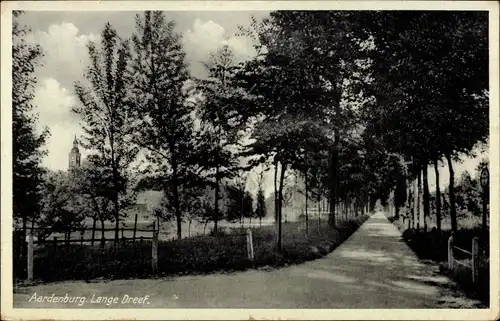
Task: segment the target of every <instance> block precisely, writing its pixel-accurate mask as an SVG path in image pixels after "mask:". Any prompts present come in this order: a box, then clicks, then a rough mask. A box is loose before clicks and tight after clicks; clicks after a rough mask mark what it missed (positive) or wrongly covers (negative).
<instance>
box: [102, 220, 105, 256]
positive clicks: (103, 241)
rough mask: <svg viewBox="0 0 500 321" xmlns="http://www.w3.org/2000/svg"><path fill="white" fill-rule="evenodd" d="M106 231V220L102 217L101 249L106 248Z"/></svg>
mask: <svg viewBox="0 0 500 321" xmlns="http://www.w3.org/2000/svg"><path fill="white" fill-rule="evenodd" d="M105 233H106V230H105V227H104V220H103V219H101V249H103V248H104V245H105V244H106V236H105V235H104V234H105Z"/></svg>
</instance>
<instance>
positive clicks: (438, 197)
mask: <svg viewBox="0 0 500 321" xmlns="http://www.w3.org/2000/svg"><path fill="white" fill-rule="evenodd" d="M434 172H435V173H436V225H437V230H438V232H441V189H440V187H439V166H438V159H437V158H436V159H434Z"/></svg>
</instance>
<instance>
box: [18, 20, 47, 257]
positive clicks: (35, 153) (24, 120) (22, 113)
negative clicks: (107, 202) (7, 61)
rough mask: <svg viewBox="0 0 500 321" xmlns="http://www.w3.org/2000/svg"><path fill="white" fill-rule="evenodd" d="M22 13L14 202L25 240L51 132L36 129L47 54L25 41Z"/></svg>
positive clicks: (37, 201)
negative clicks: (40, 71) (38, 73)
mask: <svg viewBox="0 0 500 321" xmlns="http://www.w3.org/2000/svg"><path fill="white" fill-rule="evenodd" d="M21 14H22V12H20V11H13V12H12V15H13V24H12V138H13V139H12V156H13V157H12V183H13V186H12V188H13V195H12V196H13V198H12V202H13V214H14V217H13V219H14V221H20V222H21V224H22V235H23V236H22V237H23V241H24V240H25V239H26V231H27V224H28V221H29V220H30V219H31V220H32V224H34V220H35V219H36V218H37V217H38V216H39V214H40V208H41V206H42V204H41V203H42V197H43V194H42V193H41V187H42V184H43V176H44V174H45V170H44V168H43V167H42V165H41V163H42V157H43V156H44V155H45V154H46V151H44V150H43V145H44V144H45V141H46V139H47V138H48V135H49V131H48V129H47V128H45V129H44V130H43V131H42V133H41V134H38V133H37V131H36V127H35V126H36V122H37V121H38V114H37V113H36V107H35V106H33V104H32V101H33V97H34V85H35V84H36V81H37V79H36V78H35V76H34V72H35V69H36V68H37V67H38V66H40V58H41V57H42V55H43V54H42V50H41V48H40V47H39V46H38V45H33V44H30V43H28V42H27V41H26V40H25V36H26V35H27V34H28V33H29V32H30V30H29V29H28V28H27V27H24V26H21V25H20V24H19V20H18V19H19V16H20V15H21ZM22 248H23V250H22V251H21V259H22V260H24V258H25V257H26V252H25V250H24V247H22Z"/></svg>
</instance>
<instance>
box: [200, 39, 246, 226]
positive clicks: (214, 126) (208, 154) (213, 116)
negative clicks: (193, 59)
mask: <svg viewBox="0 0 500 321" xmlns="http://www.w3.org/2000/svg"><path fill="white" fill-rule="evenodd" d="M204 66H205V69H206V71H207V72H208V78H207V79H200V80H198V83H199V84H198V90H199V91H200V92H201V94H202V96H203V99H202V101H201V104H200V108H199V110H198V114H199V118H200V120H201V133H200V140H199V141H200V142H201V143H200V144H199V146H198V152H199V153H200V155H203V156H200V157H198V159H199V160H200V162H199V165H200V167H201V169H202V171H204V172H205V177H206V179H208V180H210V181H211V183H212V186H213V188H214V191H215V195H214V210H215V211H214V218H213V221H214V233H215V234H216V235H217V232H218V221H219V219H220V214H219V200H220V185H221V182H222V181H223V180H224V179H231V178H232V177H234V175H235V169H236V167H237V166H238V162H237V158H236V151H237V148H238V145H239V144H238V141H239V139H240V138H241V130H243V129H244V125H245V122H244V121H243V120H242V115H243V114H240V113H238V110H240V109H241V107H240V99H239V96H240V93H239V91H238V87H237V86H235V85H234V75H235V71H236V70H237V68H238V65H237V63H236V61H235V57H234V53H233V52H232V50H231V49H230V48H229V46H227V45H223V46H222V47H220V48H218V49H217V51H216V52H214V53H211V54H210V57H209V59H208V61H206V62H205V63H204ZM240 221H241V220H240Z"/></svg>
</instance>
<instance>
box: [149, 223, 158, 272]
mask: <svg viewBox="0 0 500 321" xmlns="http://www.w3.org/2000/svg"><path fill="white" fill-rule="evenodd" d="M151 247H152V251H151V268H152V270H153V273H156V271H158V232H157V231H155V232H153V242H152V245H151Z"/></svg>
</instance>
